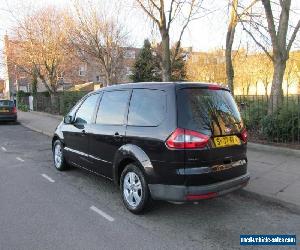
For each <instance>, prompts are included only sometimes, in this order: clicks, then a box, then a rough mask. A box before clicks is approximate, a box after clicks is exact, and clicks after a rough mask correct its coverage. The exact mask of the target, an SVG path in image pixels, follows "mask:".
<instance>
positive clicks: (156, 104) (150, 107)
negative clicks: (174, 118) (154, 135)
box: [128, 89, 166, 127]
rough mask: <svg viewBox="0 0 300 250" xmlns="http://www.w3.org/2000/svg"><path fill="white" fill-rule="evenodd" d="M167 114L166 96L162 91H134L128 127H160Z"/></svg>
mask: <svg viewBox="0 0 300 250" xmlns="http://www.w3.org/2000/svg"><path fill="white" fill-rule="evenodd" d="M165 113H166V94H165V92H164V91H161V90H151V89H134V90H133V92H132V97H131V100H130V107H129V114H128V125H131V126H149V127H150V126H151V127H152V126H158V125H159V124H160V123H161V122H162V121H163V119H164V117H165Z"/></svg>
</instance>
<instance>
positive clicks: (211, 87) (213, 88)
mask: <svg viewBox="0 0 300 250" xmlns="http://www.w3.org/2000/svg"><path fill="white" fill-rule="evenodd" d="M208 89H211V90H220V89H222V88H221V87H220V86H219V85H209V86H208Z"/></svg>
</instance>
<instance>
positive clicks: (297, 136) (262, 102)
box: [235, 95, 300, 148]
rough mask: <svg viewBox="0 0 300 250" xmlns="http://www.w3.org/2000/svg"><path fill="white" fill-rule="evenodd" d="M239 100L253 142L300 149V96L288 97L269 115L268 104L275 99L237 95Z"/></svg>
mask: <svg viewBox="0 0 300 250" xmlns="http://www.w3.org/2000/svg"><path fill="white" fill-rule="evenodd" d="M235 99H236V102H237V103H238V106H239V108H240V112H241V115H242V117H243V120H244V122H245V124H246V127H247V129H248V131H249V139H250V140H251V141H257V142H269V143H270V142H271V143H277V144H278V143H279V144H289V145H293V146H295V147H296V148H298V147H299V148H300V95H289V96H285V97H284V100H283V104H282V105H281V107H280V108H279V109H278V110H272V112H271V113H269V114H268V104H269V103H270V102H271V101H272V99H273V98H270V96H259V95H252V96H235ZM272 106H273V105H272Z"/></svg>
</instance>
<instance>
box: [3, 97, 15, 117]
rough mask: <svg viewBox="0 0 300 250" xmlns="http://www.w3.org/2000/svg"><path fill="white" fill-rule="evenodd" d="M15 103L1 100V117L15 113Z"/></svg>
mask: <svg viewBox="0 0 300 250" xmlns="http://www.w3.org/2000/svg"><path fill="white" fill-rule="evenodd" d="M13 108H14V103H13V101H9V100H0V115H8V114H11V113H12V112H13Z"/></svg>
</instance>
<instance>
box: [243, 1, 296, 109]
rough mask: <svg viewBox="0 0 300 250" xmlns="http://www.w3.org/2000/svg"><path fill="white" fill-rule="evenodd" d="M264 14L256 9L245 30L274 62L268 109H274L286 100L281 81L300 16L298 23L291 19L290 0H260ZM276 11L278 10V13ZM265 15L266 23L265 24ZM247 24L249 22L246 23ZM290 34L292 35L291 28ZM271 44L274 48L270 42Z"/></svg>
mask: <svg viewBox="0 0 300 250" xmlns="http://www.w3.org/2000/svg"><path fill="white" fill-rule="evenodd" d="M261 3H262V7H263V15H261V13H253V15H252V16H251V17H250V19H249V22H247V23H245V25H243V26H244V30H245V31H246V32H247V33H248V35H249V36H250V37H251V38H252V39H253V41H254V42H255V43H256V44H257V45H258V46H259V47H260V48H261V49H262V50H263V51H264V52H265V53H266V55H267V56H268V57H269V58H270V60H271V61H272V63H273V68H274V74H273V79H272V87H271V99H270V102H269V106H268V113H269V114H270V113H272V111H273V110H276V109H277V108H278V107H279V106H280V105H281V104H282V102H283V90H282V83H283V77H284V72H285V69H286V63H287V60H288V58H289V52H290V50H291V48H292V45H293V42H294V41H295V39H296V35H297V33H298V31H299V29H300V18H297V22H296V25H295V26H292V25H291V23H290V13H291V11H292V10H291V0H279V1H271V0H261ZM277 13H279V14H278V15H277ZM263 19H265V20H266V24H265V20H263ZM246 24H247V25H248V26H247V27H246ZM289 30H290V31H291V32H290V35H289V32H288V31H289ZM269 44H271V46H272V48H271V51H270V49H269V48H268V45H269Z"/></svg>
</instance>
